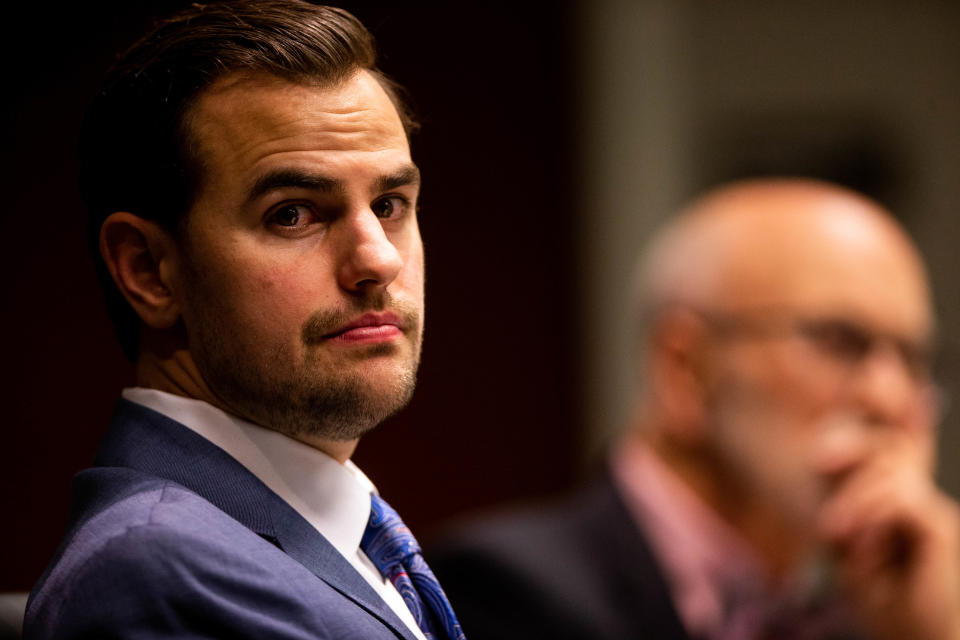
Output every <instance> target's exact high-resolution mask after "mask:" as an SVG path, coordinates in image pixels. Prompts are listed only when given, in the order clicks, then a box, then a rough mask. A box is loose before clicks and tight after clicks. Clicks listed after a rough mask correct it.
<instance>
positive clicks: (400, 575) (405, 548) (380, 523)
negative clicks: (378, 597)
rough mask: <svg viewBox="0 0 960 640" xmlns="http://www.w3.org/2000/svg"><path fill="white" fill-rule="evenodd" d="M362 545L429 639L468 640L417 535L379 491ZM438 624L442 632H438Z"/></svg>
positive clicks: (373, 496) (374, 498)
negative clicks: (381, 496)
mask: <svg viewBox="0 0 960 640" xmlns="http://www.w3.org/2000/svg"><path fill="white" fill-rule="evenodd" d="M360 548H361V549H363V552H364V553H365V554H367V557H368V558H370V560H371V561H372V562H373V564H374V565H376V567H377V569H379V570H380V573H381V575H383V577H384V578H387V579H388V580H390V582H392V583H393V586H394V587H395V588H396V589H397V591H398V592H400V595H401V596H402V597H403V601H404V602H405V603H406V604H407V608H409V609H410V612H411V613H412V614H413V618H414V620H416V621H417V625H419V627H420V629H421V630H422V631H423V635H425V636H426V637H427V640H441V639H443V638H446V639H448V640H466V639H465V638H464V636H463V631H461V630H460V623H459V622H457V616H456V615H455V614H454V613H453V608H452V607H451V606H450V603H449V602H448V601H447V596H446V595H444V593H443V589H441V588H440V583H439V582H437V578H436V576H434V575H433V571H430V567H428V566H427V562H426V561H425V560H424V559H423V555H422V554H421V551H420V545H419V544H417V540H416V538H414V537H413V534H412V533H410V529H408V528H407V525H405V524H403V520H401V519H400V516H398V515H397V512H396V511H394V510H393V508H391V507H390V505H388V504H387V503H386V502H384V501H383V499H382V498H380V496H378V495H376V494H371V495H370V520H369V521H368V522H367V530H366V531H364V532H363V539H362V540H360ZM424 605H426V606H424ZM438 626H439V627H440V628H442V632H441V633H438V632H437V628H438Z"/></svg>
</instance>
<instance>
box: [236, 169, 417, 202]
mask: <svg viewBox="0 0 960 640" xmlns="http://www.w3.org/2000/svg"><path fill="white" fill-rule="evenodd" d="M419 184H420V169H418V168H417V166H416V165H414V164H409V165H406V166H403V167H401V168H400V169H398V170H397V171H394V172H393V173H389V174H385V175H381V176H379V177H377V179H376V181H375V182H374V185H373V189H374V191H376V192H377V193H378V194H379V193H382V192H384V191H389V190H390V189H396V188H397V187H404V186H409V185H419ZM276 189H308V190H311V191H320V192H322V193H332V194H342V193H343V192H344V191H346V187H345V185H344V183H343V181H342V180H339V179H337V178H331V177H328V176H325V175H323V174H319V173H311V172H309V171H304V170H301V169H277V170H275V171H271V172H269V173H267V174H265V175H262V176H260V177H259V178H257V181H256V182H255V183H254V184H253V187H252V188H251V189H250V193H249V194H248V195H247V202H253V201H254V200H256V199H257V198H260V197H261V196H263V195H265V194H267V193H270V192H271V191H274V190H276Z"/></svg>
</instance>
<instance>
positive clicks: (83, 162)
mask: <svg viewBox="0 0 960 640" xmlns="http://www.w3.org/2000/svg"><path fill="white" fill-rule="evenodd" d="M375 58H376V52H375V48H374V43H373V37H372V36H371V34H370V32H369V31H367V29H366V28H365V27H364V26H363V25H362V24H361V23H360V22H359V21H358V20H357V19H356V18H355V17H353V16H352V15H351V14H349V13H348V12H346V11H344V10H342V9H338V8H335V7H325V6H318V5H313V4H310V3H308V2H303V1H301V0H238V1H234V2H223V3H216V4H193V5H191V6H190V7H189V8H187V9H185V10H184V11H182V12H180V13H178V14H176V15H174V16H173V17H171V18H169V19H167V20H164V21H162V22H160V23H158V24H157V26H156V27H155V28H154V29H153V30H152V31H151V32H150V33H148V34H147V35H146V36H144V37H143V38H141V39H140V40H139V41H138V42H137V43H136V44H134V45H133V47H131V48H130V49H129V50H128V51H127V52H126V53H125V54H123V55H122V56H121V57H120V58H119V60H118V61H117V62H116V64H115V65H114V66H113V67H112V69H111V70H110V71H109V72H108V74H107V77H106V80H105V82H104V89H103V91H101V92H100V94H99V95H98V96H97V97H96V98H95V99H94V102H93V104H92V105H91V108H90V111H89V112H88V114H87V118H86V120H85V122H84V126H83V130H82V131H81V135H80V157H79V167H80V193H81V195H82V196H83V199H84V201H85V202H86V204H87V207H88V210H89V214H88V215H89V217H88V222H87V235H88V243H89V247H90V250H91V253H92V254H93V257H94V261H95V263H96V267H97V277H98V279H99V280H100V284H101V287H102V288H103V291H104V295H105V297H106V301H107V310H108V312H109V313H110V316H111V319H112V320H113V323H114V326H115V327H116V330H117V336H118V338H119V340H120V346H121V347H122V348H123V351H124V353H125V354H126V355H127V357H128V358H130V359H131V360H133V359H135V357H136V353H137V343H138V340H139V327H140V319H139V317H138V316H137V315H136V313H135V312H134V311H133V309H132V308H131V307H130V306H129V305H128V304H127V302H126V300H125V299H124V298H123V295H122V294H121V293H120V291H119V290H118V289H117V287H116V285H115V284H114V282H113V279H112V278H111V277H110V274H109V272H108V271H107V269H106V265H105V264H104V262H103V259H102V257H101V256H100V252H99V247H98V244H99V235H100V227H101V226H102V225H103V221H104V220H105V219H106V218H107V216H109V215H110V214H111V213H113V212H116V211H128V212H130V213H133V214H135V215H137V216H140V217H142V218H146V219H149V220H153V221H155V222H157V223H158V224H161V225H162V226H164V227H165V228H167V229H169V230H171V231H172V232H176V231H177V229H178V228H179V227H180V224H181V222H182V221H183V219H184V217H185V215H186V213H187V211H188V210H189V209H190V206H191V205H192V203H193V201H194V199H195V197H196V196H197V194H198V191H199V188H200V186H201V184H202V180H203V173H202V164H201V162H200V161H199V159H198V158H197V153H196V149H195V144H194V141H193V138H192V136H191V132H190V130H189V127H188V125H187V120H188V117H187V116H188V115H189V110H190V107H191V106H192V105H193V104H194V103H195V101H196V100H197V98H198V97H199V96H200V94H201V93H202V92H203V91H204V90H205V89H207V88H208V87H209V86H210V85H212V84H213V83H214V82H215V81H216V80H218V79H220V78H222V77H224V76H226V75H228V74H231V73H238V72H239V73H251V74H270V75H273V76H276V77H279V78H282V79H285V80H289V81H292V82H308V83H311V84H316V85H318V86H335V85H336V84H338V83H340V82H343V81H345V80H347V79H348V78H349V77H350V76H351V75H352V74H353V73H355V72H356V71H357V70H360V69H365V70H367V71H368V72H370V73H371V74H373V76H374V77H375V78H376V79H377V80H378V81H379V82H380V84H381V86H382V87H383V88H384V90H385V91H386V92H387V94H388V95H389V96H390V99H391V100H392V101H393V104H394V105H395V106H396V107H397V112H398V113H399V115H400V119H401V121H402V122H403V125H404V128H405V129H406V130H407V133H408V134H409V133H410V132H411V130H412V129H413V128H414V127H415V124H414V122H413V119H412V117H411V114H410V111H409V109H408V108H407V107H406V106H405V103H404V102H403V101H402V100H401V98H400V97H399V95H398V94H399V91H400V90H399V87H397V85H395V84H394V83H393V82H392V81H390V80H389V79H388V78H387V77H386V76H384V75H383V74H382V73H380V72H379V71H378V70H377V69H376V66H375Z"/></svg>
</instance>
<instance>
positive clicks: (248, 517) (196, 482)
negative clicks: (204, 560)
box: [96, 399, 415, 640]
mask: <svg viewBox="0 0 960 640" xmlns="http://www.w3.org/2000/svg"><path fill="white" fill-rule="evenodd" d="M96 464H97V465H98V466H106V467H113V466H118V467H129V468H132V469H136V470H138V471H142V472H145V473H148V474H151V475H154V476H157V477H161V478H165V479H168V480H172V481H173V482H176V483H177V484H180V485H183V486H184V487H186V488H187V489H190V490H191V491H193V492H195V493H197V494H198V495H199V496H201V497H202V498H204V499H206V500H208V501H209V502H211V503H212V504H213V505H215V506H216V507H217V508H219V509H220V510H222V511H223V512H225V513H226V514H227V515H229V516H230V517H232V518H234V519H235V520H237V521H238V522H240V523H241V524H243V525H244V526H246V527H247V528H248V529H250V530H251V531H253V532H254V533H256V534H258V535H260V536H261V537H263V538H265V539H267V540H269V541H270V542H272V543H273V544H275V545H276V546H278V547H279V548H280V549H281V550H282V551H283V552H284V553H286V554H287V555H288V556H290V557H291V558H292V559H293V560H295V561H297V562H298V563H300V564H301V565H302V566H303V567H305V568H306V569H308V570H309V571H310V572H311V573H313V574H314V575H315V576H317V577H318V578H319V579H321V580H323V581H324V582H326V583H327V584H328V585H330V586H331V587H332V588H334V589H336V590H337V591H338V592H340V593H341V594H343V595H344V596H345V597H347V598H349V599H350V600H352V601H353V602H355V603H356V604H357V605H359V606H360V607H361V608H363V609H364V610H365V611H367V612H368V613H370V614H371V615H373V616H374V617H376V618H378V619H379V620H380V621H381V622H383V623H384V624H386V625H387V626H388V627H390V628H391V629H392V630H393V631H394V632H395V633H396V634H397V635H398V636H400V637H402V638H406V639H407V640H415V638H414V636H413V635H412V634H411V633H410V631H409V629H407V627H406V625H405V624H403V622H402V621H401V620H400V619H399V618H398V617H397V615H396V614H395V613H394V612H393V611H392V610H391V609H390V607H389V606H387V604H386V603H385V602H384V601H383V599H382V598H381V597H380V596H379V595H377V593H376V592H375V591H374V590H373V588H372V587H371V586H370V585H369V584H368V583H367V581H366V580H364V579H363V577H362V576H361V575H360V574H359V573H357V571H356V569H354V568H353V566H352V565H351V564H350V563H349V562H348V561H347V560H346V558H344V557H343V556H342V555H341V554H340V552H338V551H337V550H336V548H334V546H333V545H332V544H330V542H329V541H327V539H326V538H324V537H323V536H322V535H321V534H320V533H319V532H318V531H317V530H316V529H314V528H313V526H311V525H310V523H309V522H307V521H306V520H305V519H304V518H303V517H302V516H301V515H300V514H299V513H297V512H296V510H294V509H293V508H292V507H291V506H290V505H288V504H287V503H286V502H284V501H283V500H282V499H281V498H280V497H279V496H278V495H277V494H275V493H274V492H273V491H271V490H270V489H269V488H268V487H267V486H266V485H265V484H263V483H262V482H261V481H260V480H259V479H258V478H257V477H256V476H254V475H253V474H252V473H250V471H248V470H247V469H246V468H245V467H244V466H243V465H241V464H240V463H239V462H237V461H236V460H235V459H234V458H232V457H231V456H230V455H229V454H227V453H226V452H225V451H223V450H222V449H220V448H219V447H217V446H216V445H214V444H212V443H211V442H209V441H208V440H206V439H205V438H203V437H201V436H200V435H198V434H197V433H196V432H194V431H192V430H191V429H189V428H188V427H186V426H184V425H182V424H180V423H179V422H176V421H174V420H171V419H170V418H167V417H166V416H164V415H162V414H160V413H157V412H156V411H153V410H152V409H148V408H146V407H143V406H141V405H138V404H135V403H132V402H128V401H126V400H123V399H121V400H120V401H119V402H118V404H117V408H116V410H115V411H114V415H113V419H112V420H111V424H110V429H109V430H108V432H107V436H106V438H105V439H104V442H103V444H102V445H101V447H100V450H99V452H98V453H97V458H96Z"/></svg>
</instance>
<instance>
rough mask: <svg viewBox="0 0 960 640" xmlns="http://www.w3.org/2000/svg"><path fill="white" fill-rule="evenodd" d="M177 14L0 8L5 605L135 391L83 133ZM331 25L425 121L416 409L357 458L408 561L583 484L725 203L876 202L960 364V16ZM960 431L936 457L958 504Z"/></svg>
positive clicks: (685, 8)
mask: <svg viewBox="0 0 960 640" xmlns="http://www.w3.org/2000/svg"><path fill="white" fill-rule="evenodd" d="M183 4H185V3H184V2H173V1H170V0H167V1H162V2H161V1H156V0H154V1H151V2H140V3H136V4H134V3H129V2H119V1H108V2H88V3H69V4H67V3H56V2H55V3H43V4H40V3H30V4H26V3H24V4H11V5H8V6H7V7H6V8H5V16H4V20H3V25H4V26H3V38H0V49H2V55H0V60H2V65H3V66H2V72H3V75H2V81H3V82H4V84H5V91H4V97H5V99H4V100H3V101H2V102H0V109H2V116H3V117H2V123H3V124H2V129H0V130H2V136H3V139H2V148H3V154H4V155H3V161H2V169H3V170H2V172H0V175H2V178H0V179H2V181H3V194H4V196H5V198H4V200H5V205H4V208H3V216H2V218H3V240H4V247H5V250H4V251H3V252H2V260H3V263H2V265H0V269H2V271H0V273H2V274H3V277H4V280H5V281H7V282H8V283H9V284H8V286H9V287H10V289H9V290H8V294H7V295H8V302H7V303H6V305H5V309H6V313H4V314H3V323H4V325H3V333H2V335H5V336H7V337H6V340H7V344H8V348H7V352H8V357H7V359H6V361H7V363H8V364H7V367H8V373H7V374H6V376H4V384H3V389H4V395H3V404H4V405H5V406H6V407H8V412H7V415H8V418H7V421H6V426H5V433H4V437H3V439H2V445H0V474H2V476H0V509H2V510H0V514H2V515H0V517H2V519H3V521H4V522H5V523H6V524H5V526H4V527H2V532H0V553H2V556H0V558H2V559H0V591H8V590H25V589H28V588H29V587H30V585H31V584H32V583H33V581H34V580H35V579H36V578H37V577H38V576H39V573H40V572H41V571H42V569H43V567H44V565H45V564H46V562H47V560H48V558H49V556H50V555H51V554H52V552H53V550H54V547H55V545H56V543H57V541H58V540H59V538H60V535H61V534H62V530H63V526H64V524H65V522H66V518H67V505H68V495H69V483H70V478H71V477H72V475H73V474H74V473H75V472H76V471H78V470H80V469H81V468H83V467H85V466H87V465H88V464H89V462H90V460H91V458H92V456H93V452H94V450H95V448H96V444H97V441H98V440H99V438H100V436H101V435H102V433H103V431H104V429H105V426H106V421H107V419H108V417H109V414H110V411H111V408H112V405H113V402H114V401H115V398H116V396H117V393H118V391H119V389H120V388H121V387H122V386H124V385H127V384H129V383H130V382H131V370H130V367H129V365H128V364H127V363H125V361H124V359H123V357H122V355H121V354H120V350H119V348H118V347H117V345H116V344H115V341H114V339H113V336H112V333H111V329H110V325H109V321H108V320H107V317H106V315H105V312H104V311H103V308H102V300H101V297H100V293H99V291H98V289H97V286H96V283H95V280H94V276H93V268H92V263H91V262H90V260H89V258H88V256H87V255H86V252H85V247H84V241H83V235H84V234H83V229H84V220H85V210H84V207H83V205H82V203H81V202H80V200H79V196H78V194H77V191H76V185H75V162H74V147H75V141H76V135H77V131H78V128H79V123H80V120H81V118H82V114H83V110H84V108H85V105H86V104H87V102H88V101H89V100H90V99H91V97H92V95H93V93H94V92H95V91H96V90H97V86H98V82H99V79H100V78H101V76H102V74H103V72H104V71H105V69H106V68H107V66H108V65H109V64H110V61H111V60H112V59H113V56H114V54H115V53H116V52H117V51H119V50H121V49H122V48H124V47H125V46H127V45H129V44H130V43H131V42H132V41H133V40H134V39H135V38H136V36H137V35H138V34H140V33H141V32H142V31H143V30H144V29H145V28H146V27H147V26H148V25H149V24H150V21H151V17H152V16H154V15H158V14H163V13H166V12H168V11H170V10H172V9H175V8H177V7H179V6H182V5H183ZM342 6H345V7H346V8H348V9H350V10H351V11H353V12H354V13H356V15H357V16H358V17H360V18H361V20H363V21H364V22H365V24H367V26H368V27H369V28H370V29H371V30H372V31H373V32H374V34H375V35H376V37H377V39H378V42H379V45H380V50H381V66H382V67H383V68H384V70H386V71H387V72H388V73H390V74H391V75H393V76H394V77H395V78H396V79H397V80H399V81H400V82H401V83H402V84H404V85H405V86H406V87H407V88H408V89H409V91H410V94H411V96H412V97H413V103H414V105H415V108H416V111H417V113H418V115H419V117H420V120H421V121H422V123H423V128H422V131H421V132H420V133H419V134H417V136H416V137H415V139H414V140H413V152H414V157H415V159H416V161H417V163H418V164H419V165H420V166H421V169H422V171H423V175H424V179H425V182H424V190H423V197H422V213H421V228H422V232H423V237H424V241H425V244H426V252H427V272H428V278H427V301H428V314H427V318H428V321H427V338H426V343H425V349H424V360H423V365H422V368H421V373H420V384H419V387H418V390H417V394H416V396H415V399H414V401H413V402H412V404H411V405H410V407H409V408H408V409H406V410H405V411H404V412H403V413H402V414H400V415H398V416H396V417H395V418H393V419H391V420H390V422H389V423H388V424H385V425H383V426H382V427H380V428H379V429H378V430H377V431H376V432H374V433H373V434H371V435H370V436H368V437H366V438H364V440H363V442H361V445H360V448H359V450H358V453H357V455H356V458H355V459H356V461H357V462H358V464H359V465H360V466H361V467H362V468H363V469H364V470H365V471H366V472H367V474H368V475H369V476H370V477H371V479H373V481H374V482H375V483H377V485H378V486H379V487H380V489H381V491H382V493H383V494H384V496H385V497H386V498H387V499H388V500H390V502H391V503H393V504H394V505H395V506H396V507H397V508H398V510H399V511H400V512H401V513H403V514H404V518H405V520H407V521H408V522H409V523H410V524H411V526H412V527H413V528H414V530H415V531H417V532H418V535H419V536H420V537H421V538H425V537H426V538H429V537H430V534H431V533H432V532H434V531H436V530H437V529H438V527H439V526H440V525H441V524H442V523H444V522H446V521H449V520H450V519H451V518H455V517H457V516H459V515H461V514H464V513H467V512H469V511H474V510H477V509H486V508H491V507H493V506H495V505H499V504H502V503H504V502H508V501H509V502H516V501H523V500H534V499H539V498H542V497H544V496H547V495H549V494H553V493H556V492H559V491H562V490H563V489H565V488H567V487H569V486H571V485H572V484H574V483H575V482H576V481H577V479H578V478H579V477H581V476H582V475H583V474H584V473H585V471H586V469H588V468H589V466H590V464H591V461H593V460H595V459H596V456H597V454H598V452H600V451H601V450H602V444H603V442H604V441H605V439H606V438H607V437H609V435H610V434H611V433H613V432H614V431H615V429H616V428H617V427H619V426H620V425H621V424H622V423H623V421H624V419H625V409H626V406H627V404H628V398H629V385H630V370H629V359H628V357H627V355H628V354H627V352H628V349H629V344H630V341H629V324H628V320H627V315H626V312H627V310H628V294H627V291H628V283H629V280H630V274H631V270H632V265H633V261H634V259H635V255H636V250H637V248H638V247H639V246H640V245H641V244H642V242H643V240H644V239H645V237H646V236H647V235H648V234H649V232H650V230H651V228H652V227H653V226H654V225H656V224H657V223H659V222H660V221H662V220H663V218H664V217H665V216H667V215H669V213H670V212H671V211H672V210H674V209H675V208H676V207H677V206H679V205H680V204H681V203H682V202H683V201H685V200H687V199H688V198H689V197H690V196H692V195H693V194H694V193H696V192H697V191H700V190H702V189H703V188H705V187H708V186H710V185H711V184H714V183H716V182H718V181H722V180H727V179H730V178H735V177H740V176H744V175H756V174H769V173H788V174H806V175H816V176H820V177H824V178H829V179H833V180H837V181H840V182H843V183H845V184H848V185H851V186H853V187H856V188H859V189H861V190H864V191H866V192H867V193H870V194H871V195H873V196H875V197H877V198H879V199H880V200H881V201H883V202H885V203H886V204H888V205H889V206H890V207H892V208H893V209H894V210H895V211H896V212H897V214H898V215H900V217H901V219H902V221H903V222H904V224H905V225H906V226H907V227H908V229H910V231H911V232H912V233H914V235H915V237H916V238H917V239H918V242H919V243H920V245H921V247H922V248H923V249H924V251H925V252H926V254H927V257H928V260H929V261H930V264H931V268H932V275H933V279H934V285H935V290H936V294H937V296H938V299H939V302H940V310H941V318H942V321H943V327H944V330H943V333H944V339H945V342H946V343H947V344H948V345H950V344H956V343H957V342H958V341H960V330H958V329H956V327H958V326H960V298H958V296H957V294H956V291H957V287H958V282H957V279H958V278H957V274H958V272H960V265H958V257H957V255H958V254H957V252H956V251H955V249H954V245H955V244H957V243H958V241H960V229H958V225H960V222H958V217H957V215H956V213H955V209H956V207H957V203H958V202H960V83H958V81H960V4H958V3H954V2H950V1H948V0H922V1H919V0H918V1H915V2H906V1H903V2H895V1H894V2H879V1H878V2H866V3H865V2H854V1H853V0H834V1H827V0H809V1H805V2H787V1H781V0H778V1H774V2H762V1H760V0H727V1H726V2H723V3H711V2H709V1H707V0H597V1H595V2H587V0H580V1H579V2H577V1H574V0H568V1H566V2H529V3H521V2H509V3H508V2H479V1H478V0H469V1H463V2H456V3H440V2H405V3H402V4H399V3H396V4H390V3H386V2H380V3H367V2H348V3H344V4H342ZM947 386H948V389H951V390H953V395H954V396H955V397H957V396H960V393H958V392H960V389H956V386H957V385H956V382H955V381H953V380H952V379H948V380H947ZM957 413H958V412H954V414H953V415H950V416H948V418H947V422H946V424H945V425H944V434H943V447H942V450H941V461H942V462H941V478H942V481H943V483H944V484H945V486H947V488H948V489H950V490H951V491H952V492H953V493H954V494H957V493H958V489H960V468H958V465H957V464H956V459H957V454H958V452H960V444H958V442H960V439H958V431H960V429H958V426H957V422H958V416H957V415H956V414H957Z"/></svg>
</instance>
